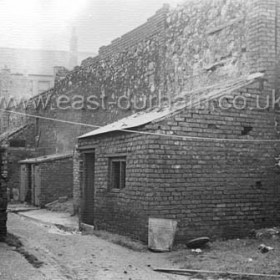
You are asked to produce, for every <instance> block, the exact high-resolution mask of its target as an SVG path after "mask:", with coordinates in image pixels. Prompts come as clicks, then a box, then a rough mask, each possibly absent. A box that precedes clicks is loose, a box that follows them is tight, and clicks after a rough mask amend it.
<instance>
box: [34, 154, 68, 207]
mask: <svg viewBox="0 0 280 280" xmlns="http://www.w3.org/2000/svg"><path fill="white" fill-rule="evenodd" d="M39 167H40V174H41V175H40V178H41V197H40V205H41V206H44V205H45V204H47V203H49V202H52V201H54V200H57V199H58V198H59V197H61V196H68V197H72V196H73V187H72V186H73V159H72V157H67V158H63V159H56V160H51V161H45V162H42V163H40V164H39Z"/></svg>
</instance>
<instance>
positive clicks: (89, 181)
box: [82, 151, 95, 225]
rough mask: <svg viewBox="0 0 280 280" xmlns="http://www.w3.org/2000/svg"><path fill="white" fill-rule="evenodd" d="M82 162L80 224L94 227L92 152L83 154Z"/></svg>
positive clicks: (93, 159) (93, 160) (93, 155)
mask: <svg viewBox="0 0 280 280" xmlns="http://www.w3.org/2000/svg"><path fill="white" fill-rule="evenodd" d="M83 161H84V170H83V171H84V183H83V197H82V200H83V203H82V222H83V223H85V224H88V225H94V166H95V154H94V152H93V151H91V152H86V153H84V155H83Z"/></svg>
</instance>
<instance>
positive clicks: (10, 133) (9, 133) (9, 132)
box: [0, 124, 28, 144]
mask: <svg viewBox="0 0 280 280" xmlns="http://www.w3.org/2000/svg"><path fill="white" fill-rule="evenodd" d="M27 126H28V124H26V125H22V126H20V127H17V128H14V129H10V130H7V131H5V132H3V133H2V134H0V144H1V142H3V141H4V140H6V139H10V138H11V137H12V136H13V135H14V134H16V133H18V132H20V131H22V130H23V129H25V128H26V127H27Z"/></svg>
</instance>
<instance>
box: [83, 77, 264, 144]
mask: <svg viewBox="0 0 280 280" xmlns="http://www.w3.org/2000/svg"><path fill="white" fill-rule="evenodd" d="M263 76H264V74H263V73H254V74H250V75H246V76H243V77H240V78H237V79H233V80H230V81H228V82H223V83H220V84H216V85H213V86H209V87H207V88H201V89H197V90H194V91H192V92H182V93H181V94H180V96H179V97H180V98H182V99H181V101H177V102H176V103H174V104H172V106H169V107H163V108H154V109H152V110H149V111H142V112H139V113H136V114H133V115H131V116H129V117H126V118H123V119H121V120H119V121H116V122H114V123H111V124H108V125H105V126H103V127H100V128H98V129H95V130H93V131H91V132H89V133H86V134H84V135H82V136H80V137H79V139H82V138H86V137H91V136H95V135H99V134H104V133H108V132H113V131H123V130H129V129H131V128H135V127H139V126H142V125H145V124H148V123H151V122H156V121H159V120H162V119H164V118H166V117H168V116H171V115H173V114H176V113H179V112H180V111H181V110H182V109H184V108H187V107H188V108H195V106H197V105H199V104H200V102H201V101H206V100H208V101H209V100H211V99H214V98H218V97H221V96H223V95H225V94H229V93H231V92H233V91H234V90H237V89H240V88H242V87H244V86H246V85H249V84H251V83H252V82H254V81H255V80H257V79H259V78H262V77H263ZM185 97H187V98H185ZM184 98H185V99H184ZM182 100H183V101H182ZM186 100H188V101H187V102H186Z"/></svg>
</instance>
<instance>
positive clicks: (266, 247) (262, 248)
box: [258, 244, 274, 254]
mask: <svg viewBox="0 0 280 280" xmlns="http://www.w3.org/2000/svg"><path fill="white" fill-rule="evenodd" d="M258 249H259V250H260V252H261V253H263V254H264V253H267V252H269V251H271V250H274V248H273V247H270V246H266V245H264V244H261V245H260V246H259V248H258Z"/></svg>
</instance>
